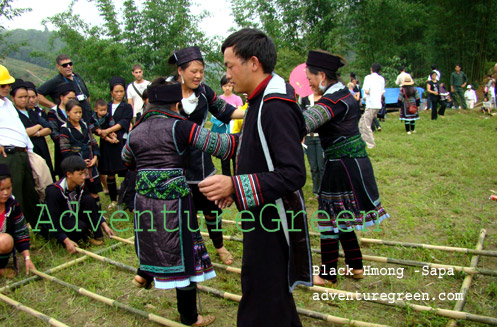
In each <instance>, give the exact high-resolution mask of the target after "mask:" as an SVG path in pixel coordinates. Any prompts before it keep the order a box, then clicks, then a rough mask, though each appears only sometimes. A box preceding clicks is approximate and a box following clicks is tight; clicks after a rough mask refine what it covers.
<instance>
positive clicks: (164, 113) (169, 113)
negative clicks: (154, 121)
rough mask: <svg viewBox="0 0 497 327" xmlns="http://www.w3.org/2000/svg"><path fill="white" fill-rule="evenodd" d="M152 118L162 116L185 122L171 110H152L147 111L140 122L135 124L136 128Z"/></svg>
mask: <svg viewBox="0 0 497 327" xmlns="http://www.w3.org/2000/svg"><path fill="white" fill-rule="evenodd" d="M153 116H162V117H164V118H176V119H180V120H186V118H185V117H183V116H181V115H180V114H178V113H177V112H174V111H172V110H169V109H165V108H164V109H152V110H148V111H147V112H146V113H145V114H144V115H143V116H142V117H141V118H140V120H138V121H137V122H136V125H135V127H136V126H138V125H139V124H140V123H142V122H144V121H145V120H147V119H148V118H150V117H153Z"/></svg>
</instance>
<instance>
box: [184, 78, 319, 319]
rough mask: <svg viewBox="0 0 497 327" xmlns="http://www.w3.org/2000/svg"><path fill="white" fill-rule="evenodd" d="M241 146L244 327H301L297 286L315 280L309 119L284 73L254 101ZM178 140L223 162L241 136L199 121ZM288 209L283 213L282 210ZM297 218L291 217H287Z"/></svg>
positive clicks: (238, 180)
mask: <svg viewBox="0 0 497 327" xmlns="http://www.w3.org/2000/svg"><path fill="white" fill-rule="evenodd" d="M248 103H249V106H248V109H247V113H246V115H245V119H244V123H243V127H242V132H241V136H240V139H239V143H238V150H237V152H236V153H237V158H236V159H237V160H236V163H237V164H236V172H235V176H233V177H232V180H233V184H234V187H235V194H233V196H234V199H235V201H236V204H237V207H238V209H239V210H240V211H241V214H242V218H243V219H247V220H245V221H243V222H242V228H243V230H244V231H245V233H244V237H243V247H244V250H243V262H242V300H241V302H240V306H239V309H238V319H237V326H239V327H244V326H250V327H253V326H259V327H263V326H271V327H273V326H301V323H300V320H299V317H298V314H297V310H296V307H295V303H294V300H293V297H292V294H291V292H292V290H293V289H294V287H295V286H296V285H298V284H304V285H311V256H310V246H309V239H308V231H307V222H306V216H305V206H304V201H303V198H302V193H301V191H300V189H301V187H302V186H303V185H304V183H305V174H306V173H305V163H304V154H303V151H302V146H301V140H302V137H303V136H304V135H305V128H304V121H303V118H302V113H301V111H300V108H299V106H298V105H297V103H296V99H295V92H294V90H293V88H292V87H291V86H289V85H288V84H286V83H285V82H284V80H283V79H282V78H281V77H279V76H277V75H273V76H269V77H268V78H267V79H265V80H264V81H263V82H262V83H261V84H260V85H259V86H258V88H257V89H256V90H255V91H254V93H253V94H252V95H251V96H250V97H249V99H248ZM182 123H183V122H180V123H178V124H177V126H176V129H175V136H176V139H177V140H179V139H183V138H184V137H189V138H190V144H191V145H192V146H194V147H196V148H198V149H202V151H206V152H209V153H212V154H214V155H216V156H218V157H220V158H221V159H228V158H229V157H230V156H231V155H232V154H233V153H234V150H235V141H236V136H235V135H227V134H224V135H223V134H213V133H210V132H209V131H207V130H205V129H201V128H200V127H199V126H193V128H192V129H190V130H183V129H182V128H181V127H182V126H183V125H184V124H182ZM277 207H278V208H279V209H280V210H277V209H276V208H277ZM285 213H287V214H289V215H292V214H293V215H294V216H288V217H287V215H286V214H285Z"/></svg>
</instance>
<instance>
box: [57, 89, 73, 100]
mask: <svg viewBox="0 0 497 327" xmlns="http://www.w3.org/2000/svg"><path fill="white" fill-rule="evenodd" d="M71 92H72V93H74V96H76V92H75V91H73V90H66V91H64V92H62V93H60V94H59V99H60V97H65V96H66V95H68V94H69V93H71Z"/></svg>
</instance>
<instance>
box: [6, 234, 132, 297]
mask: <svg viewBox="0 0 497 327" xmlns="http://www.w3.org/2000/svg"><path fill="white" fill-rule="evenodd" d="M122 245H123V242H119V243H116V244H113V245H111V246H109V247H106V248H104V249H100V250H98V251H95V252H93V253H96V254H99V253H104V252H107V251H110V250H113V249H115V248H117V247H119V246H122ZM88 258H89V257H88V256H84V257H81V258H77V259H74V260H71V261H68V262H66V263H63V264H61V265H59V266H56V267H53V268H51V269H49V270H47V271H45V273H46V274H53V273H55V272H57V271H60V270H62V269H64V268H67V267H71V266H73V265H75V264H78V263H80V262H83V261H85V260H87V259H88ZM37 279H40V277H38V276H31V277H28V278H25V279H23V280H20V281H18V282H15V283H12V284H9V285H6V286H4V287H2V288H0V292H5V291H7V290H12V289H15V288H17V287H20V286H23V285H26V284H28V283H30V282H32V281H35V280H37Z"/></svg>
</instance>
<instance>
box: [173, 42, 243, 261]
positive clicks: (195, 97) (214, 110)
mask: <svg viewBox="0 0 497 327" xmlns="http://www.w3.org/2000/svg"><path fill="white" fill-rule="evenodd" d="M169 64H171V65H176V67H177V76H176V79H177V80H178V81H179V82H180V83H181V90H182V93H183V100H182V101H181V103H182V105H183V109H182V110H181V114H182V115H183V116H185V117H186V118H187V119H188V120H190V121H193V122H194V123H196V124H198V125H200V126H202V127H203V126H204V124H205V122H206V121H207V118H208V114H209V112H210V113H211V114H212V115H214V116H215V117H216V118H217V119H219V120H220V121H222V122H223V123H225V124H229V122H230V121H231V119H242V118H243V117H244V115H245V112H244V111H243V110H240V109H236V108H235V107H233V106H231V105H230V104H227V103H226V102H225V101H224V100H223V99H221V98H219V97H218V96H217V94H216V93H215V92H214V91H213V90H212V89H211V88H210V87H209V86H208V85H207V84H205V83H203V80H204V59H203V57H202V53H201V52H200V49H199V48H198V47H188V48H184V49H181V50H178V51H175V52H174V53H173V54H172V55H171V57H170V58H169ZM189 155H190V158H189V165H188V168H187V170H186V178H187V181H188V185H189V186H190V189H191V190H192V197H193V204H194V207H195V213H196V212H199V211H202V212H203V214H204V216H205V220H206V225H207V230H208V232H209V237H210V239H211V240H212V243H213V244H214V247H215V248H216V251H217V254H218V255H219V257H220V258H221V260H222V261H223V263H225V264H227V265H230V264H232V263H233V256H232V255H231V253H230V252H229V251H228V250H227V249H226V248H225V247H224V244H223V233H222V232H221V231H220V230H221V229H222V221H221V214H222V210H221V209H219V208H218V207H217V206H216V205H215V204H214V202H212V201H209V200H207V198H206V197H205V196H204V195H203V194H202V193H201V192H200V191H199V190H198V183H199V182H201V181H202V180H203V179H205V178H206V177H208V176H210V175H213V174H214V173H215V172H216V169H215V168H214V164H213V163H212V159H211V156H210V155H209V154H207V153H202V152H201V151H200V150H196V149H191V151H190V154H189Z"/></svg>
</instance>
